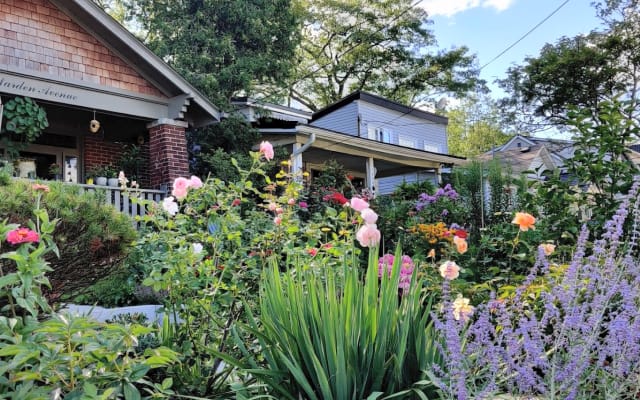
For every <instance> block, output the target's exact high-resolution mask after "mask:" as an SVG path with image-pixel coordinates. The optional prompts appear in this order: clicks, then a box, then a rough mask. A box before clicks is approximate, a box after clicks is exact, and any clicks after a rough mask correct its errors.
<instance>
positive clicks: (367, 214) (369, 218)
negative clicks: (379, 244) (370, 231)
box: [360, 208, 378, 224]
mask: <svg viewBox="0 0 640 400" xmlns="http://www.w3.org/2000/svg"><path fill="white" fill-rule="evenodd" d="M360 216H361V217H362V219H363V220H364V222H365V223H366V224H375V223H376V221H377V220H378V214H376V213H375V211H373V210H372V209H370V208H365V209H364V210H362V212H361V213H360Z"/></svg>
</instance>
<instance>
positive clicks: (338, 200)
mask: <svg viewBox="0 0 640 400" xmlns="http://www.w3.org/2000/svg"><path fill="white" fill-rule="evenodd" d="M328 201H330V202H332V203H335V204H339V205H341V206H343V205H345V204H347V203H348V202H349V200H347V198H346V197H344V195H343V194H342V193H338V192H333V193H332V194H331V195H330V196H329V198H328Z"/></svg>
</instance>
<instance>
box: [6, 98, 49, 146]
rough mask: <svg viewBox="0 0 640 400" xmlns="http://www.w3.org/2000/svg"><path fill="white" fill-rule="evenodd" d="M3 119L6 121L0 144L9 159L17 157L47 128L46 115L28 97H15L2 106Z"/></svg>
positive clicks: (42, 109)
mask: <svg viewBox="0 0 640 400" xmlns="http://www.w3.org/2000/svg"><path fill="white" fill-rule="evenodd" d="M3 119H6V123H5V126H4V127H5V130H6V132H2V133H3V135H2V137H1V142H0V144H2V145H3V147H5V148H6V150H7V152H8V154H9V157H12V158H15V157H18V156H19V153H20V150H23V149H24V148H25V147H26V146H27V145H28V144H29V143H31V142H33V141H34V140H36V139H37V138H38V136H40V133H42V131H43V130H44V129H45V128H47V127H48V126H49V121H48V120H47V113H46V112H45V110H44V108H42V107H40V106H39V105H38V104H36V102H35V101H33V100H32V99H31V98H30V97H15V98H13V99H11V100H9V101H7V102H6V104H4V111H3Z"/></svg>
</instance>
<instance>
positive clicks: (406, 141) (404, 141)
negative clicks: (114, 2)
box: [398, 136, 416, 149]
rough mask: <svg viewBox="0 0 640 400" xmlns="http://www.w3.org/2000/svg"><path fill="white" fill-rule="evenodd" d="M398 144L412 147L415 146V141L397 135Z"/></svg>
mask: <svg viewBox="0 0 640 400" xmlns="http://www.w3.org/2000/svg"><path fill="white" fill-rule="evenodd" d="M398 144H399V145H400V146H404V147H410V148H412V149H415V148H416V141H415V140H413V139H411V138H408V137H404V136H398Z"/></svg>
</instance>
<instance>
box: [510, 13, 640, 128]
mask: <svg viewBox="0 0 640 400" xmlns="http://www.w3.org/2000/svg"><path fill="white" fill-rule="evenodd" d="M596 8H597V10H598V14H599V16H600V17H601V18H602V20H603V21H604V23H605V24H606V29H605V30H603V31H601V32H600V31H593V32H591V33H589V34H587V35H579V36H576V37H563V38H561V39H559V40H558V41H557V42H556V43H555V44H547V45H545V46H544V47H543V48H542V50H541V51H540V54H539V55H538V56H537V57H528V58H526V59H525V62H524V63H523V64H522V65H518V66H514V67H511V68H509V70H508V72H507V77H506V78H505V79H503V80H500V81H499V84H500V86H501V87H502V88H503V89H504V90H505V91H506V92H507V93H508V94H509V97H508V98H505V99H503V100H502V101H501V106H502V108H503V109H504V110H505V113H506V114H507V116H508V117H509V119H510V121H512V122H515V123H518V124H520V126H521V129H522V130H525V131H532V130H537V129H540V128H545V127H548V126H549V125H553V126H560V127H563V126H566V125H567V122H568V118H567V112H568V111H569V110H570V109H571V108H575V107H577V108H586V109H589V110H591V111H592V113H593V115H594V116H595V115H596V114H597V113H598V110H599V108H600V104H601V103H602V102H603V101H610V100H612V99H616V98H622V99H625V100H630V101H631V102H632V103H633V104H637V97H638V91H639V90H640V86H639V84H640V16H639V15H640V2H638V0H607V1H605V2H603V3H599V4H597V7H596ZM636 108H637V107H636ZM631 109H632V110H634V111H633V112H632V114H631V115H628V116H627V117H628V118H631V119H633V120H635V121H636V122H637V121H638V112H637V110H636V109H634V108H633V107H632V108H631Z"/></svg>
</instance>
